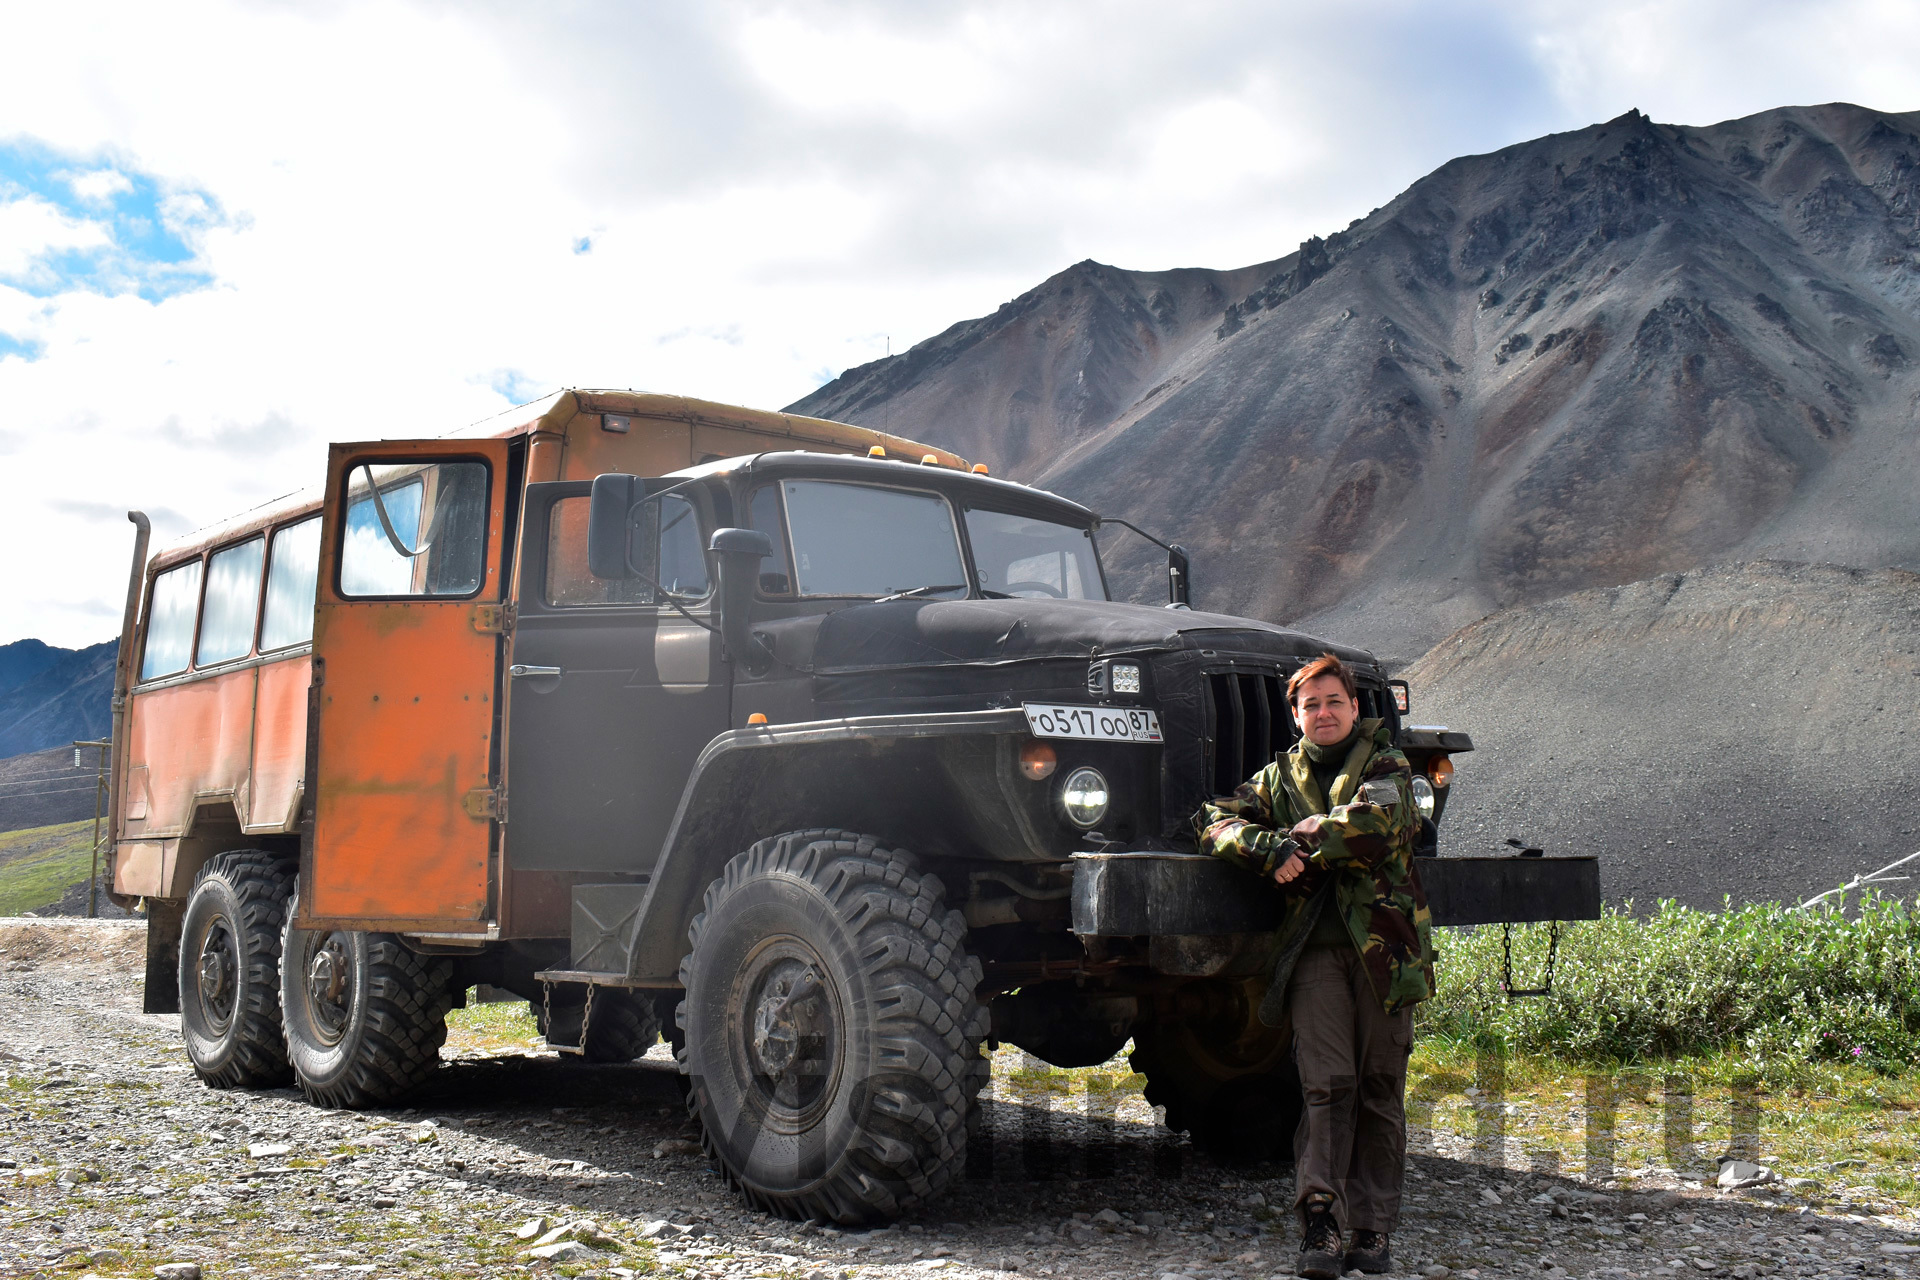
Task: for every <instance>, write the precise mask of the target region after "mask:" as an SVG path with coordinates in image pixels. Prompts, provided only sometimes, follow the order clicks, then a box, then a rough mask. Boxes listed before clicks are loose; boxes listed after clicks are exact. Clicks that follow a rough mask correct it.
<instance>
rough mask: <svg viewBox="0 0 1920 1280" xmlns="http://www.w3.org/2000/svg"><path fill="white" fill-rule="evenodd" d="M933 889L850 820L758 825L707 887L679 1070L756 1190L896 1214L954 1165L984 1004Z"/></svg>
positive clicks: (819, 1212) (684, 1006)
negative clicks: (809, 827) (837, 824)
mask: <svg viewBox="0 0 1920 1280" xmlns="http://www.w3.org/2000/svg"><path fill="white" fill-rule="evenodd" d="M944 892H945V891H944V888H943V887H942V886H941V884H940V882H939V880H937V879H936V878H935V877H933V876H931V875H923V874H920V873H919V872H918V870H917V868H916V866H915V864H914V862H913V860H912V859H911V858H910V857H908V856H907V855H906V854H904V853H901V852H899V851H895V850H889V849H887V848H885V847H883V846H881V845H880V844H879V842H878V841H876V840H874V839H873V838H872V837H870V836H860V835H855V834H852V833H850V832H845V831H801V832H794V833H791V834H788V835H783V836H776V837H774V838H772V839H769V840H762V841H760V842H759V843H758V844H756V845H754V846H753V847H752V848H751V849H749V850H747V851H746V852H745V853H743V854H741V855H739V856H738V857H736V858H734V859H733V861H732V862H730V863H728V864H727V869H726V873H725V874H724V875H722V876H721V877H720V878H719V879H718V880H716V881H714V883H713V885H712V886H711V887H710V888H709V889H708V890H707V894H706V902H705V910H704V911H702V912H701V914H700V915H699V916H697V917H696V918H695V919H694V921H693V924H692V926H691V928H690V929H689V931H688V934H689V938H690V941H691V943H692V951H691V952H690V954H689V955H688V956H687V958H686V959H685V960H684V961H682V963H681V966H680V981H681V984H682V985H683V986H684V987H685V988H686V998H685V1000H684V1001H683V1002H682V1003H681V1005H680V1011H679V1015H678V1021H679V1025H680V1029H681V1031H682V1033H683V1035H684V1037H685V1045H684V1047H683V1048H682V1049H681V1050H680V1070H681V1071H682V1072H683V1073H684V1074H685V1075H686V1076H687V1077H688V1078H689V1083H690V1086H691V1087H690V1092H689V1096H688V1107H689V1109H690V1110H691V1111H692V1113H693V1114H694V1116H695V1117H696V1118H697V1119H699V1121H700V1123H701V1126H702V1130H703V1133H704V1138H705V1143H706V1146H707V1149H708V1151H709V1152H711V1153H712V1154H713V1156H714V1157H715V1159H716V1160H717V1161H718V1162H719V1163H720V1165H721V1167H722V1168H723V1169H725V1170H726V1173H727V1177H728V1178H729V1180H730V1181H731V1182H732V1183H733V1184H734V1185H735V1186H736V1187H738V1188H739V1189H740V1190H741V1192H742V1193H743V1194H744V1195H745V1196H746V1198H747V1200H748V1201H749V1202H750V1203H752V1204H753V1205H755V1206H756V1207H758V1208H760V1209H763V1210H765V1211H768V1212H772V1213H777V1214H781V1215H783V1216H786V1217H792V1218H812V1217H818V1218H827V1219H831V1220H833V1221H836V1222H842V1223H856V1222H862V1221H866V1220H870V1219H873V1218H880V1217H891V1216H894V1215H897V1214H900V1213H902V1212H905V1211H906V1210H908V1209H910V1208H912V1207H914V1206H916V1205H919V1204H923V1203H925V1202H926V1201H928V1200H931V1199H932V1198H934V1197H935V1196H937V1195H939V1194H940V1192H942V1191H943V1190H945V1189H946V1187H947V1185H948V1184H949V1183H951V1182H952V1181H953V1180H954V1178H955V1177H956V1175H957V1174H958V1173H959V1172H960V1170H961V1168H962V1167H963V1165H964V1163H965V1160H966V1142H967V1124H968V1117H969V1112H970V1111H971V1109H972V1106H973V1102H974V1097H975V1095H976V1094H977V1093H978V1091H979V1086H980V1082H981V1080H982V1078H983V1075H984V1073H983V1071H982V1070H981V1069H980V1068H984V1066H985V1063H984V1061H983V1060H982V1059H981V1057H980V1041H981V1039H982V1037H983V1036H984V1035H985V1033H986V1011H985V1010H984V1009H983V1008H982V1007H981V1005H980V1003H979V1001H978V1000H977V999H976V998H975V995H974V990H975V988H976V987H977V986H978V985H979V982H980V975H981V970H980V963H979V961H977V960H975V959H974V958H973V957H971V956H970V955H968V954H967V952H966V950H965V947H964V938H965V932H966V926H965V924H964V922H963V921H962V920H961V918H960V914H959V913H958V912H956V911H948V910H946V908H945V903H944V901H943V896H944Z"/></svg>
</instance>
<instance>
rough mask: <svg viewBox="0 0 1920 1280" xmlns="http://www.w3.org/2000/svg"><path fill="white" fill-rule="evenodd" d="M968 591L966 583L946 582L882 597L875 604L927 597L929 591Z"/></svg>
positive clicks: (911, 588)
mask: <svg viewBox="0 0 1920 1280" xmlns="http://www.w3.org/2000/svg"><path fill="white" fill-rule="evenodd" d="M966 589H967V584H966V583H964V582H944V583H939V584H937V585H934V586H927V587H910V588H908V589H907V590H905V591H896V592H894V593H893V594H892V595H890V596H881V597H880V598H879V599H878V600H875V601H874V603H875V604H886V603H888V602H889V601H893V600H911V599H912V598H913V597H915V596H923V595H926V594H927V593H928V592H929V591H965V590H966Z"/></svg>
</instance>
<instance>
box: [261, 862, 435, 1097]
mask: <svg viewBox="0 0 1920 1280" xmlns="http://www.w3.org/2000/svg"><path fill="white" fill-rule="evenodd" d="M296 901H297V899H296ZM294 918H295V908H294V906H292V905H289V907H288V910H287V926H286V937H285V941H284V942H283V943H282V944H281V959H280V972H281V982H280V985H281V990H282V992H283V993H284V998H283V1001H282V1006H283V1011H284V1018H285V1023H286V1028H287V1056H288V1058H289V1059H290V1060H291V1061H292V1063H293V1071H294V1075H295V1076H296V1077H298V1079H299V1081H300V1088H301V1090H302V1092H304V1093H305V1094H306V1095H307V1097H308V1098H309V1099H310V1100H311V1101H313V1102H317V1103H319V1104H320V1105H321V1106H324V1107H377V1106H381V1105H383V1104H385V1103H389V1102H392V1101H394V1100H395V1099H397V1098H399V1097H401V1096H402V1095H403V1094H405V1093H407V1092H408V1091H410V1090H412V1089H413V1088H415V1087H416V1086H418V1085H419V1084H420V1083H421V1082H422V1081H424V1080H426V1078H427V1077H428V1076H430V1075H432V1074H433V1072H434V1069H435V1068H436V1067H437V1066H439V1064H440V1046H441V1045H443V1044H445V1043H446V1039H447V1010H448V1009H450V1008H452V1007H453V964H452V962H451V961H449V960H447V959H445V958H443V957H440V956H423V955H417V954H415V953H414V952H412V951H410V950H408V949H407V947H406V946H405V945H404V944H403V943H402V942H401V941H400V939H399V938H397V937H395V936H394V935H392V934H390V933H358V932H350V931H347V930H330V929H312V930H309V929H296V928H294V927H293V922H294Z"/></svg>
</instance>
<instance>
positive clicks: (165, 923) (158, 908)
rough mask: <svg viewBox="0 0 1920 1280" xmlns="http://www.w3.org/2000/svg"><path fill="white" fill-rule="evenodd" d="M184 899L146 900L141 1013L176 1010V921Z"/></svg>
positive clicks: (185, 906) (177, 1006) (178, 979)
mask: <svg viewBox="0 0 1920 1280" xmlns="http://www.w3.org/2000/svg"><path fill="white" fill-rule="evenodd" d="M186 909H187V904H186V903H184V902H168V901H165V900H163V899H160V898H148V899H147V983H146V992H145V994H144V995H143V996H142V997H141V1000H140V1012H142V1013H178V1012H180V920H181V917H182V916H184V915H185V914H186Z"/></svg>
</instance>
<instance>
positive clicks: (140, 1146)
mask: <svg viewBox="0 0 1920 1280" xmlns="http://www.w3.org/2000/svg"><path fill="white" fill-rule="evenodd" d="M141 945H142V943H141V933H140V931H139V927H138V926H137V925H125V924H118V923H108V922H76V921H61V922H53V921H47V922H24V921H23V922H15V923H7V924H5V925H0V970H3V972H0V991H4V992H5V994H6V996H7V997H8V998H9V1000H10V1001H11V1012H12V1016H11V1017H10V1018H9V1019H8V1020H7V1021H6V1023H5V1024H4V1025H3V1026H0V1276H25V1275H36V1276H37V1275H46V1276H53V1275H62V1276H65V1275H74V1276H86V1275H98V1276H102V1277H106V1276H149V1275H155V1274H160V1275H166V1276H176V1277H182V1276H188V1277H190V1276H192V1275H194V1274H196V1271H195V1269H196V1268H197V1269H198V1274H204V1275H205V1276H209V1277H214V1276H222V1275H235V1276H241V1275H245V1276H256V1277H258V1276H292V1275H313V1276H331V1277H336V1280H337V1277H341V1276H355V1277H357V1276H374V1277H378V1276H403V1275H404V1276H416V1275H433V1276H447V1277H469V1276H492V1275H506V1274H515V1275H534V1276H543V1275H556V1274H558V1275H571V1276H581V1275H585V1276H610V1277H620V1276H628V1275H636V1274H646V1273H664V1274H678V1275H686V1276H700V1277H722V1276H726V1277H734V1276H738V1277H746V1276H770V1277H783V1278H791V1280H826V1278H828V1277H831V1278H833V1280H849V1278H852V1277H860V1278H862V1280H866V1278H869V1277H870V1278H872V1280H882V1278H885V1277H896V1276H899V1277H905V1276H916V1275H920V1274H923V1273H928V1272H935V1271H940V1272H945V1273H948V1274H952V1275H955V1276H971V1275H979V1274H982V1273H986V1272H1018V1273H1019V1274H1021V1275H1026V1276H1048V1277H1087V1278H1089V1280H1107V1278H1109V1277H1115V1278H1117V1277H1132V1276H1146V1277H1159V1278H1162V1280H1164V1278H1165V1277H1180V1278H1192V1280H1264V1278H1265V1277H1272V1276H1284V1275H1288V1274H1291V1266H1290V1264H1291V1262H1292V1260H1293V1258H1294V1256H1295V1250H1296V1248H1297V1245H1298V1238H1297V1231H1296V1229H1294V1228H1293V1227H1292V1226H1291V1224H1290V1223H1289V1222H1288V1221H1287V1220H1286V1216H1285V1215H1284V1214H1281V1213H1276V1212H1275V1210H1274V1209H1273V1208H1272V1206H1273V1205H1276V1204H1284V1203H1285V1202H1286V1200H1287V1197H1288V1181H1289V1180H1288V1178H1287V1175H1286V1170H1285V1169H1283V1168H1279V1167H1273V1166H1267V1167H1261V1168H1255V1169H1235V1170H1229V1169H1223V1168H1221V1167H1219V1166H1217V1165H1215V1164H1213V1163H1212V1162H1210V1161H1209V1160H1207V1159H1205V1158H1204V1157H1202V1156H1200V1155H1198V1154H1196V1153H1195V1152H1193V1151H1192V1149H1191V1148H1189V1147H1188V1146H1187V1145H1186V1144H1185V1143H1184V1142H1183V1141H1182V1140H1180V1139H1178V1138H1175V1137H1174V1136H1172V1135H1169V1134H1167V1133H1166V1132H1165V1130H1163V1129H1160V1128H1158V1127H1157V1126H1155V1125H1154V1124H1153V1123H1152V1118H1151V1116H1152V1113H1151V1112H1148V1111H1145V1110H1144V1109H1143V1104H1141V1103H1139V1101H1138V1099H1137V1097H1136V1096H1133V1095H1129V1094H1126V1093H1125V1089H1126V1088H1127V1085H1126V1083H1125V1082H1124V1081H1118V1080H1111V1079H1110V1080H1107V1081H1106V1082H1105V1088H1107V1089H1109V1090H1112V1091H1115V1092H1118V1093H1120V1094H1121V1095H1122V1096H1123V1101H1122V1102H1121V1104H1120V1105H1118V1106H1117V1107H1111V1108H1106V1109H1105V1110H1106V1113H1107V1115H1109V1116H1110V1117H1111V1118H1110V1119H1103V1118H1101V1116H1100V1114H1099V1113H1100V1111H1101V1110H1102V1109H1100V1108H1095V1109H1094V1110H1095V1115H1094V1116H1093V1117H1091V1118H1089V1116H1088V1115H1087V1113H1086V1108H1085V1107H1084V1106H1076V1105H1074V1098H1075V1096H1076V1095H1075V1093H1074V1092H1073V1090H1072V1089H1071V1088H1069V1087H1068V1086H1067V1085H1065V1084H1063V1083H1062V1081H1063V1080H1065V1079H1066V1076H1065V1073H1045V1072H1041V1071H1035V1070H1033V1069H1032V1067H1033V1065H1034V1064H1032V1063H1031V1062H1026V1063H1024V1064H1023V1063H1022V1062H1020V1061H1018V1060H1017V1059H1018V1055H1016V1054H1013V1053H1011V1052H1003V1053H1002V1054H1001V1055H999V1056H998V1057H996V1061H995V1080H994V1088H993V1098H992V1100H990V1101H989V1103H988V1119H989V1124H988V1131H989V1136H988V1138H987V1139H986V1140H985V1141H983V1143H982V1144H981V1145H980V1146H978V1147H977V1148H976V1150H975V1153H974V1157H973V1163H972V1164H971V1165H970V1170H969V1176H968V1177H967V1179H966V1180H965V1181H964V1182H963V1183H962V1184H961V1185H960V1186H959V1187H957V1188H956V1189H955V1190H954V1191H953V1192H952V1193H951V1194H949V1195H948V1196H947V1197H946V1198H945V1199H943V1200H941V1201H940V1202H939V1203H938V1204H936V1205H934V1206H932V1207H931V1208H929V1209H928V1210H927V1211H926V1212H924V1213H922V1214H918V1215H915V1216H914V1217H912V1218H910V1219H909V1220H907V1221H904V1222H900V1223H897V1224H894V1225H892V1226H889V1227H885V1228H882V1229H878V1230H841V1229H837V1228H833V1227H829V1226H824V1225H821V1224H801V1223H791V1222H782V1221H778V1220H775V1219H770V1218H767V1217H764V1216H762V1215H759V1214H755V1213H749V1212H745V1211H743V1210H742V1209H741V1208H740V1206H739V1205H738V1203H737V1202H736V1201H735V1200H734V1199H733V1197H732V1196H730V1195H729V1194H728V1192H727V1190H726V1187H725V1185H724V1183H723V1182H722V1181H721V1179H720V1178H719V1176H718V1175H717V1173H715V1171H714V1170H713V1169H712V1168H710V1167H709V1165H708V1162H707V1160H706V1159H705V1158H704V1157H703V1156H702V1155H700V1154H699V1149H698V1147H697V1145H696V1144H695V1143H694V1142H693V1141H692V1139H693V1138H694V1137H695V1135H694V1133H693V1131H692V1130H691V1129H690V1128H689V1126H688V1124H687V1122H686V1120H685V1116H684V1112H683V1110H682V1108H681V1106H680V1102H679V1093H678V1090H677V1088H676V1085H675V1079H676V1077H675V1074H674V1072H673V1069H672V1066H671V1064H670V1062H669V1061H667V1059H666V1058H665V1056H664V1054H665V1050H664V1049H660V1048H656V1049H655V1050H654V1051H653V1053H652V1054H651V1055H649V1057H648V1058H647V1059H646V1060H644V1061H642V1062H639V1063H636V1064H634V1065H631V1066H626V1067H616V1068H603V1067H587V1066H580V1065H576V1064H573V1063H570V1062H563V1061H560V1060H558V1059H557V1058H556V1057H555V1056H554V1055H552V1054H551V1053H549V1052H547V1051H545V1050H544V1049H541V1048H539V1047H537V1046H534V1045H529V1044H526V1043H525V1042H523V1041H522V1042H510V1041H508V1040H506V1039H504V1038H503V1037H501V1036H500V1035H497V1034H494V1035H489V1034H486V1033H485V1031H484V1029H483V1026H482V1024H483V1021H484V1020H482V1019H477V1018H474V1017H457V1018H456V1021H458V1022H460V1023H461V1026H460V1027H458V1028H456V1030H455V1032H454V1035H453V1037H452V1039H451V1040H450V1042H449V1051H448V1054H447V1058H448V1061H447V1065H446V1066H445V1067H444V1068H443V1069H442V1070H441V1072H440V1073H439V1076H438V1078H437V1079H436V1080H435V1082H434V1083H433V1085H432V1086H431V1087H429V1088H428V1089H427V1090H425V1091H423V1092H422V1093H421V1094H420V1095H419V1096H418V1097H417V1098H415V1099H414V1100H413V1102H414V1105H413V1106H411V1107H409V1108H407V1109H405V1110H399V1111H391V1112H375V1113H347V1112H330V1111H323V1110H319V1109H317V1108H314V1107H311V1106H309V1105H307V1104H306V1103H305V1102H304V1101H302V1100H301V1098H300V1097H299V1095H298V1094H297V1093H295V1092H294V1091H292V1090H287V1089H280V1090H269V1091H264V1092H257V1093H248V1092H238V1091H228V1092H219V1091H214V1090H210V1089H207V1088H205V1087H203V1086H202V1085H200V1084H199V1083H198V1081H196V1080H195V1079H194V1077H193V1075H192V1073H191V1071H190V1070H189V1068H188V1067H187V1065H186V1060H185V1057H184V1055H183V1054H182V1052H181V1049H180V1046H179V1042H178V1033H177V1019H175V1018H172V1017H165V1016H148V1015H143V1014H141V1013H140V1012H139V983H138V978H137V975H138V973H139V968H140V958H141ZM1082 1074H1084V1073H1082ZM1075 1078H1078V1077H1075ZM1081 1090H1082V1091H1081V1094H1080V1095H1079V1096H1085V1097H1091V1096H1095V1094H1096V1093H1098V1092H1100V1088H1098V1087H1096V1085H1095V1084H1087V1083H1086V1082H1085V1081H1083V1082H1082V1086H1081ZM1418 1145H1420V1146H1421V1147H1422V1148H1423V1149H1424V1150H1423V1153H1422V1154H1418V1155H1416V1156H1414V1157H1413V1158H1412V1161H1411V1168H1410V1171H1409V1178H1408V1204H1407V1209H1406V1213H1405V1219H1404V1221H1403V1223H1402V1226H1401V1230H1400V1231H1399V1232H1398V1233H1396V1235H1395V1239H1394V1243H1395V1251H1396V1254H1397V1255H1398V1258H1399V1260H1400V1265H1399V1267H1398V1268H1397V1269H1396V1271H1395V1272H1394V1274H1396V1275H1402V1276H1411V1275H1418V1276H1432V1277H1444V1276H1448V1275H1460V1276H1472V1277H1489V1278H1491V1277H1506V1276H1548V1277H1555V1278H1557V1277H1561V1276H1567V1275H1573V1276H1603V1277H1623V1278H1624V1277H1629V1276H1633V1277H1641V1276H1647V1277H1651V1276H1675V1275H1725V1276H1733V1277H1751V1276H1755V1275H1782V1276H1796V1277H1797V1276H1811V1277H1818V1276H1857V1275H1867V1276H1909V1275H1920V1244H1917V1243H1916V1240H1920V1235H1917V1234H1916V1230H1917V1224H1916V1223H1915V1222H1914V1221H1912V1220H1910V1219H1906V1218H1899V1217H1892V1216H1874V1215H1871V1214H1869V1213H1865V1212H1853V1213H1841V1212H1837V1211H1834V1210H1822V1209H1820V1208H1817V1207H1815V1205H1814V1204H1813V1203H1809V1202H1808V1201H1807V1200H1806V1199H1804V1198H1801V1196H1800V1195H1798V1194H1796V1193H1794V1192H1789V1191H1783V1190H1782V1189H1781V1188H1780V1187H1779V1186H1778V1185H1777V1184H1775V1185H1772V1186H1769V1187H1767V1188H1763V1189H1761V1190H1760V1191H1757V1192H1739V1193H1734V1192H1715V1191H1713V1190H1711V1189H1694V1188H1691V1187H1688V1186H1687V1185H1685V1184H1680V1185H1679V1186H1677V1187H1668V1188H1651V1189H1640V1190H1623V1189H1621V1188H1622V1185H1623V1184H1622V1183H1620V1182H1613V1181H1608V1182H1600V1183H1593V1184H1589V1183H1584V1182H1582V1181H1581V1180H1580V1179H1578V1178H1576V1177H1569V1176H1558V1175H1553V1174H1549V1173H1546V1172H1543V1171H1540V1170H1538V1169H1537V1168H1535V1169H1530V1168H1529V1167H1528V1162H1527V1160H1526V1159H1525V1158H1524V1156H1521V1157H1520V1158H1517V1159H1514V1158H1511V1157H1509V1156H1508V1155H1507V1153H1505V1152H1501V1153H1500V1154H1498V1155H1489V1154H1488V1153H1487V1150H1486V1148H1485V1146H1484V1144H1483V1145H1482V1146H1481V1147H1480V1148H1479V1149H1478V1152H1477V1154H1476V1148H1475V1147H1474V1145H1473V1140H1472V1139H1471V1137H1468V1136H1459V1137H1456V1136H1451V1135H1450V1134H1448V1133H1445V1132H1435V1133H1432V1134H1429V1135H1423V1136H1422V1137H1421V1139H1420V1141H1419V1144H1418ZM1509 1164H1511V1165H1517V1166H1518V1167H1507V1166H1508V1165H1509ZM1637 1185H1639V1186H1641V1187H1645V1182H1644V1180H1643V1181H1642V1182H1641V1183H1640V1184H1637ZM1854 1207H1856V1208H1858V1206H1854Z"/></svg>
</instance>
